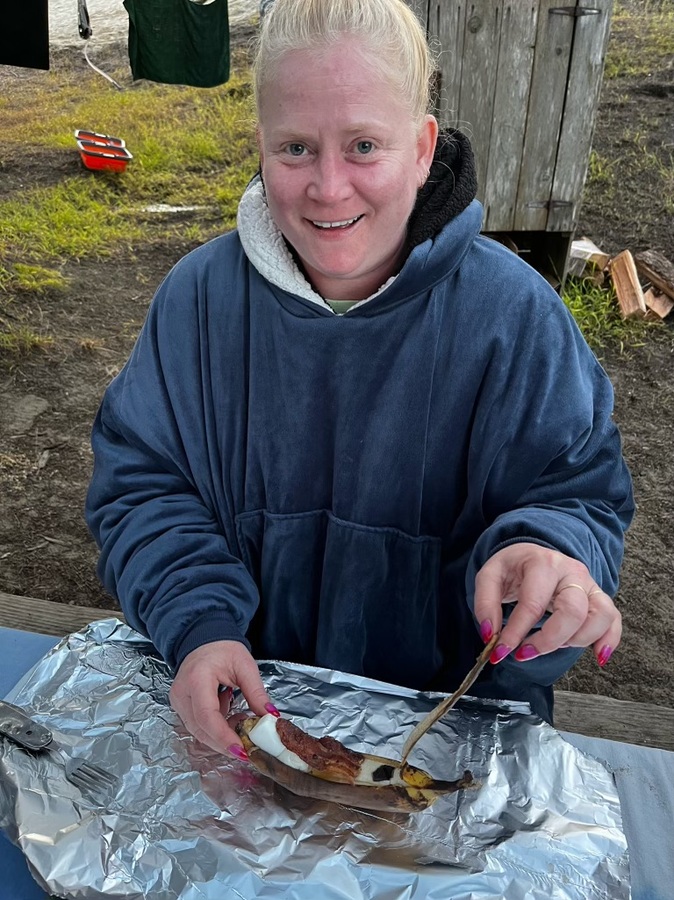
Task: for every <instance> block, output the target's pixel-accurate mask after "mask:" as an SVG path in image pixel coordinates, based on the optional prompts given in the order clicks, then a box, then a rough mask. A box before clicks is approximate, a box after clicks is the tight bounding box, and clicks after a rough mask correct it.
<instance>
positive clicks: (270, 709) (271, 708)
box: [264, 703, 281, 719]
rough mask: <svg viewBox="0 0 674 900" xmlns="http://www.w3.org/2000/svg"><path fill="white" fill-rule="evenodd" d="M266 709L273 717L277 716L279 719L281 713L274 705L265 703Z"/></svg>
mask: <svg viewBox="0 0 674 900" xmlns="http://www.w3.org/2000/svg"><path fill="white" fill-rule="evenodd" d="M264 708H265V709H266V710H267V712H268V713H271V715H272V716H276V718H277V719H278V718H279V716H280V715H281V713H280V712H279V711H278V710H277V709H276V707H275V706H274V704H273V703H265V705H264Z"/></svg>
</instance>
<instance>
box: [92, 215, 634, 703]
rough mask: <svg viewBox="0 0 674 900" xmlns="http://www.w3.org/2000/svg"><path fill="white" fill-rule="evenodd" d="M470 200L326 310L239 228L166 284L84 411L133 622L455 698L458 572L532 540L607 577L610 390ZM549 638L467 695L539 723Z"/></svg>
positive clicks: (156, 637)
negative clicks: (90, 419) (258, 257)
mask: <svg viewBox="0 0 674 900" xmlns="http://www.w3.org/2000/svg"><path fill="white" fill-rule="evenodd" d="M481 220H482V208H481V206H480V204H479V203H478V202H477V201H474V202H473V203H471V204H470V205H469V206H468V207H467V208H466V209H465V210H464V211H463V212H461V213H460V214H459V215H458V216H457V217H455V218H454V219H452V220H451V221H450V222H449V223H448V224H446V225H445V226H444V228H443V229H442V230H441V232H440V233H439V234H437V235H436V236H435V238H433V239H428V240H425V241H424V242H423V243H421V244H419V245H418V246H416V247H415V248H414V249H413V250H412V252H411V254H410V256H409V257H408V259H407V261H406V263H405V265H404V267H403V269H402V270H401V272H400V273H399V275H398V277H397V278H396V279H395V280H394V281H393V283H392V284H391V285H390V286H389V287H388V288H386V289H385V290H384V291H383V292H382V293H381V294H379V295H378V296H376V297H375V298H374V299H372V300H370V301H369V302H368V303H366V304H363V305H361V306H357V307H355V308H353V309H352V310H350V311H349V312H348V313H347V314H345V315H343V316H335V315H333V314H332V313H331V312H330V311H329V310H326V309H324V308H322V307H320V306H318V305H316V304H315V303H312V302H311V301H310V300H306V299H302V298H300V297H298V296H296V295H294V294H291V293H288V292H287V291H285V290H282V289H281V288H278V287H275V286H273V285H271V284H270V283H269V282H268V281H266V280H265V279H263V278H262V277H261V275H260V274H259V273H258V271H257V270H256V269H255V268H254V267H253V266H252V265H251V264H250V262H249V261H248V259H247V257H246V255H245V253H244V252H243V249H242V246H241V243H240V240H239V237H238V235H237V233H236V232H233V233H231V234H229V235H226V236H223V237H220V238H217V239H215V240H213V241H211V242H210V243H208V244H206V245H204V246H203V247H200V248H199V249H198V250H196V251H194V252H192V253H191V254H189V255H188V256H187V257H186V258H184V259H183V260H182V261H181V262H180V263H178V265H176V266H175V268H174V269H173V270H172V271H171V272H170V273H169V275H168V276H167V278H166V279H165V281H164V282H163V284H162V286H161V287H160V289H159V291H158V293H157V296H156V297H155V300H154V302H153V303H152V306H151V308H150V311H149V314H148V317H147V321H146V323H145V325H144V327H143V329H142V332H141V334H140V336H139V338H138V342H137V344H136V347H135V349H134V351H133V353H132V355H131V357H130V359H129V362H128V364H127V365H126V367H125V368H124V370H123V371H122V372H121V373H120V374H119V375H118V376H117V378H115V380H114V381H113V382H112V384H111V385H110V387H109V388H108V390H107V392H106V394H105V397H104V400H103V403H102V406H101V409H100V411H99V414H98V416H97V419H96V423H95V428H94V434H93V448H94V453H95V466H94V473H93V479H92V482H91V487H90V492H89V496H88V500H87V520H88V524H89V526H90V529H91V531H92V534H93V535H94V537H95V539H96V541H97V542H98V544H99V546H100V548H101V556H100V575H101V578H102V580H103V582H104V584H105V586H106V588H107V589H108V590H109V591H110V592H111V593H112V594H113V595H114V596H116V597H118V598H119V601H120V603H121V606H122V609H123V610H124V613H125V615H126V617H127V619H128V621H129V623H130V624H131V625H132V626H133V627H135V628H137V629H138V630H139V631H141V632H143V633H145V634H147V635H149V637H150V639H151V640H152V641H153V643H154V645H155V646H156V647H157V649H158V651H159V653H160V654H161V655H162V656H163V657H164V658H165V659H166V660H167V661H168V662H169V664H170V665H171V666H173V667H177V666H178V665H179V664H180V662H181V661H182V660H183V659H184V657H185V656H186V654H187V653H189V652H190V651H191V650H193V649H195V648H196V647H197V646H199V645H201V644H203V643H206V642H209V641H215V640H219V639H225V638H226V639H235V640H239V641H242V642H244V643H247V644H248V646H249V647H251V648H252V651H253V653H254V655H255V656H256V657H257V658H277V659H284V660H294V661H297V662H301V663H307V664H314V665H319V666H326V667H328V668H334V669H339V670H343V671H347V672H352V673H357V674H364V675H367V676H371V677H374V678H379V679H383V680H385V681H389V682H393V683H397V684H402V685H407V686H412V687H415V688H418V689H438V690H451V689H453V688H455V687H456V686H457V684H458V683H459V681H460V680H461V678H462V677H463V676H464V675H465V674H466V672H467V670H468V669H469V668H470V666H471V664H472V662H473V661H474V659H475V656H476V655H477V653H478V652H479V650H480V649H481V641H480V639H479V636H478V634H477V630H476V626H475V622H474V619H473V615H472V610H471V604H472V600H473V592H474V580H475V574H476V572H477V571H478V569H479V568H480V567H481V566H482V565H483V564H484V562H485V561H486V560H487V559H488V558H489V557H490V556H491V555H492V554H493V553H494V552H495V551H496V550H497V549H499V548H501V547H503V546H504V545H505V544H507V543H511V542H514V541H522V540H526V541H534V542H537V543H540V544H543V545H545V546H548V547H553V548H556V549H558V550H560V551H562V552H563V553H566V554H568V555H570V556H572V557H575V558H576V559H579V560H582V561H583V562H584V563H585V564H586V565H587V567H588V569H589V570H590V572H591V573H592V576H593V577H594V578H595V579H596V581H597V582H598V583H599V584H600V585H601V586H602V587H603V588H604V589H605V590H606V591H607V592H609V593H614V592H615V590H616V588H617V584H618V569H619V567H620V564H621V559H622V552H623V531H624V529H625V528H626V527H627V526H628V524H629V522H630V519H631V516H632V513H633V501H632V493H631V482H630V477H629V474H628V471H627V469H626V466H625V463H624V461H623V459H622V455H621V446H620V437H619V434H618V431H617V430H616V427H615V425H614V424H613V422H612V420H611V411H612V400H613V397H612V389H611V385H610V383H609V380H608V378H607V377H606V375H605V373H604V372H603V370H602V368H601V367H600V365H599V363H598V362H597V360H596V358H595V356H594V354H593V353H592V352H591V351H590V350H589V349H588V347H587V345H586V343H585V341H584V340H583V338H582V336H581V335H580V333H579V331H578V329H577V327H576V325H575V323H574V321H573V319H572V317H571V316H570V315H569V313H568V312H567V310H566V308H565V307H564V305H563V303H562V302H561V300H560V299H559V297H558V296H557V294H556V293H555V292H554V291H553V290H552V289H551V288H550V287H549V285H548V284H547V283H546V282H545V280H544V279H543V278H541V277H540V276H539V275H538V274H537V273H536V272H534V271H533V269H531V268H530V267H529V266H527V265H526V264H525V263H523V262H522V261H521V260H520V259H519V258H518V257H517V256H516V255H515V254H513V253H511V252H510V251H509V250H506V249H504V248H503V247H502V246H501V245H499V244H497V243H496V242H494V241H491V240H489V239H488V238H485V237H482V236H479V229H480V223H481ZM579 653H580V651H577V650H560V651H558V652H556V653H554V654H550V655H548V656H544V657H540V658H538V659H536V660H533V661H530V662H527V663H517V662H516V661H515V660H513V659H511V658H509V659H507V660H506V661H505V662H504V663H501V664H500V665H499V666H496V667H488V669H487V671H485V673H484V675H483V678H482V682H481V683H480V684H479V685H478V686H477V687H476V688H475V689H473V691H472V693H476V694H481V695H483V696H485V695H486V696H496V697H504V696H505V697H508V696H509V697H513V698H514V699H526V700H529V701H530V702H531V703H532V706H533V708H534V709H535V710H537V711H538V712H540V713H541V714H542V715H544V716H545V717H546V718H549V717H550V709H551V707H550V696H551V690H550V689H549V687H548V686H549V685H550V684H552V682H554V681H555V680H556V679H557V678H558V677H559V676H560V675H562V674H563V672H564V671H566V669H567V668H568V667H569V666H570V665H571V664H572V663H573V662H574V661H575V660H576V659H577V658H578V656H579Z"/></svg>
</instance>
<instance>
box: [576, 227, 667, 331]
mask: <svg viewBox="0 0 674 900" xmlns="http://www.w3.org/2000/svg"><path fill="white" fill-rule="evenodd" d="M574 247H575V251H574V249H572V251H571V256H572V260H571V262H572V266H573V262H574V260H573V258H574V255H575V256H576V260H578V261H580V262H581V264H582V265H583V266H589V267H592V268H593V269H594V271H595V272H598V273H599V274H600V275H603V276H608V277H609V278H610V279H611V281H612V282H613V285H614V287H615V292H616V296H617V298H618V303H619V304H620V314H621V315H622V317H623V318H624V319H629V318H632V317H635V316H636V317H642V318H646V317H648V318H654V317H657V318H660V319H664V318H666V317H667V316H668V315H669V314H670V313H671V312H672V310H673V309H674V264H672V263H671V262H670V260H668V259H667V257H666V256H664V254H662V253H660V252H659V251H657V250H642V251H641V252H639V253H636V254H634V255H632V253H631V252H630V251H629V250H623V251H622V253H618V255H617V256H613V257H612V256H610V255H609V254H608V253H603V252H602V251H601V250H600V249H599V248H598V247H597V246H596V245H594V244H592V242H591V241H588V240H587V239H586V238H583V239H582V240H581V241H578V242H574ZM571 271H573V269H571Z"/></svg>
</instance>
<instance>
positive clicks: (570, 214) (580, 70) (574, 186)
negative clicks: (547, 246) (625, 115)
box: [547, 0, 613, 231]
mask: <svg viewBox="0 0 674 900" xmlns="http://www.w3.org/2000/svg"><path fill="white" fill-rule="evenodd" d="M612 5H613V0H596V2H595V0H592V7H593V8H595V9H599V10H601V12H600V14H598V15H589V16H581V17H580V18H579V19H578V21H577V22H576V30H575V34H574V39H573V54H572V56H571V66H570V69H569V74H568V82H567V89H566V100H565V104H564V118H563V120H562V128H561V134H560V136H559V149H558V153H557V165H556V167H555V178H554V183H553V187H552V197H553V198H554V199H555V200H556V201H569V202H570V203H571V205H570V206H555V205H553V206H552V207H551V209H550V214H549V216H548V224H547V228H548V231H573V230H574V228H575V226H576V217H577V215H578V211H579V209H580V200H581V196H582V193H583V186H584V184H585V176H586V175H587V169H588V166H589V161H590V151H591V148H592V133H593V131H594V123H595V119H596V114H597V107H598V104H599V93H600V91H601V80H602V75H603V72H604V58H605V56H606V49H607V46H608V38H609V31H610V24H611V10H612Z"/></svg>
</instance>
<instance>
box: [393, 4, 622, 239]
mask: <svg viewBox="0 0 674 900" xmlns="http://www.w3.org/2000/svg"><path fill="white" fill-rule="evenodd" d="M408 2H410V4H411V6H412V8H413V9H414V11H415V12H416V14H417V16H418V17H419V19H420V20H421V22H422V23H423V24H424V25H425V27H426V29H427V33H428V36H429V39H430V42H431V45H432V46H433V47H434V49H435V50H436V51H437V52H438V53H439V68H440V84H441V95H440V101H439V104H438V110H437V114H438V118H439V120H440V123H441V125H443V126H445V127H446V126H450V127H454V128H460V129H461V130H462V131H464V132H465V133H466V134H467V135H468V137H469V138H470V139H471V141H472V143H473V150H474V152H475V158H476V165H477V177H478V198H479V199H480V200H481V201H482V202H483V204H484V207H485V217H484V222H483V228H484V230H485V231H490V232H516V231H556V232H572V231H573V229H574V227H575V215H576V212H577V209H578V207H579V203H580V198H581V194H582V189H583V184H584V181H585V176H586V173H587V169H588V164H589V158H590V146H591V138H592V130H593V126H594V119H595V115H596V109H597V103H598V99H599V91H600V87H601V77H602V73H603V64H604V55H605V52H606V45H607V41H608V34H609V25H610V17H611V8H612V0H598V2H597V3H596V4H594V3H593V8H594V9H598V10H599V11H600V12H599V14H593V15H583V16H579V17H577V18H576V17H575V16H573V15H564V14H559V13H551V10H552V9H553V8H555V7H559V6H560V4H559V2H558V0H537V2H535V3H525V2H520V0H473V2H472V3H470V4H467V3H463V2H461V0H408ZM577 4H578V0H576V3H573V2H572V3H569V4H567V7H568V6H574V5H577Z"/></svg>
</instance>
